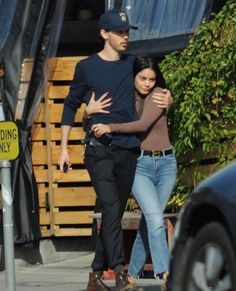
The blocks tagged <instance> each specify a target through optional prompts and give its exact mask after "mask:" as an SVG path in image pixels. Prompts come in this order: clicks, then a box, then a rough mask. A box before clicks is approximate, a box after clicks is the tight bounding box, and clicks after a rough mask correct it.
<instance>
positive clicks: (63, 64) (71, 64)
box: [52, 56, 87, 81]
mask: <svg viewBox="0 0 236 291" xmlns="http://www.w3.org/2000/svg"><path fill="white" fill-rule="evenodd" d="M86 58H87V57H86V56H82V57H62V58H58V59H57V65H56V68H55V71H54V73H53V76H52V81H70V80H72V79H73V75H74V69H75V65H76V63H78V62H79V61H81V60H84V59H86Z"/></svg>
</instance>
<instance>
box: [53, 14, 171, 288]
mask: <svg viewBox="0 0 236 291" xmlns="http://www.w3.org/2000/svg"><path fill="white" fill-rule="evenodd" d="M129 29H135V27H134V26H131V25H130V24H129V22H128V18H127V15H126V13H125V12H121V11H117V10H109V11H107V12H105V13H104V14H103V15H102V16H101V18H100V19H99V30H100V35H101V37H102V38H103V40H104V48H103V50H101V51H100V52H99V53H97V54H93V55H91V56H90V57H89V58H87V59H86V60H83V61H81V62H80V63H78V64H77V65H76V68H75V73H74V78H73V81H72V84H71V86H70V91H69V94H68V96H67V98H66V100H65V103H64V111H63V116H62V126H61V135H62V136H61V152H60V157H59V165H60V170H61V171H62V170H63V165H64V164H65V163H66V164H68V165H69V153H68V150H67V143H68V138H69V134H70V131H71V127H72V126H73V122H74V117H75V114H76V110H77V108H78V107H80V106H81V104H82V102H85V103H86V104H88V102H89V100H90V97H91V93H92V92H93V93H94V94H95V98H99V97H100V96H101V95H103V94H104V93H105V92H109V96H111V97H112V105H111V106H110V108H109V112H110V114H101V113H97V114H94V115H92V116H91V118H90V120H89V127H90V128H91V126H92V125H93V124H95V123H118V122H129V121H134V120H136V119H137V118H138V116H137V113H136V109H135V102H134V85H133V73H132V63H133V59H134V57H133V56H131V55H128V54H122V53H123V52H124V51H125V50H126V48H127V45H128V37H129ZM109 96H108V97H109ZM160 100H161V101H159V103H161V106H164V107H167V106H168V105H169V103H170V100H172V99H171V96H170V94H169V91H168V92H167V93H166V94H164V93H163V96H160ZM163 100H164V101H163ZM156 102H158V100H157V101H156ZM85 143H86V148H85V165H86V168H87V170H88V172H89V175H90V177H91V181H92V184H93V186H94V188H95V191H96V194H97V197H98V199H99V203H100V204H99V206H100V208H101V212H102V224H101V229H100V233H99V237H98V239H97V244H96V250H95V257H94V260H93V262H92V266H91V267H92V269H93V272H92V273H90V274H89V282H88V287H87V291H95V290H96V291H99V290H110V289H109V287H108V286H106V285H105V284H104V282H103V280H102V274H103V271H104V270H107V269H108V268H112V269H114V270H115V274H116V290H120V291H123V290H133V291H135V290H142V289H141V288H138V287H137V286H136V285H135V284H134V283H130V282H129V280H128V278H127V275H126V272H125V271H124V265H125V264H126V262H125V258H124V250H123V233H122V228H121V219H122V216H123V213H124V211H125V207H126V203H127V199H128V197H129V194H130V192H131V187H132V184H133V179H134V174H135V168H136V159H137V149H138V148H139V143H140V141H139V138H138V136H136V135H135V134H115V135H113V136H112V137H107V136H105V137H103V138H101V139H100V140H98V139H96V138H95V137H94V136H93V135H92V134H89V133H88V134H87V135H86V138H85Z"/></svg>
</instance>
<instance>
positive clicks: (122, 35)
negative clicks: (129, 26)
mask: <svg viewBox="0 0 236 291" xmlns="http://www.w3.org/2000/svg"><path fill="white" fill-rule="evenodd" d="M102 36H103V38H104V39H105V41H107V43H108V45H109V46H111V47H112V48H113V49H114V50H115V51H117V52H123V51H125V50H126V49H127V46H128V39H129V30H125V31H104V32H103V35H102Z"/></svg>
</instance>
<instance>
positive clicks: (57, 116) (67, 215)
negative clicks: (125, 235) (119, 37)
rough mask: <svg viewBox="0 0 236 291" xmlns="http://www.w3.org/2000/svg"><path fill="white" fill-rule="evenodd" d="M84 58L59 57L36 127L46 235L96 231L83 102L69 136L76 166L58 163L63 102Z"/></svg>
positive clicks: (36, 160) (35, 161)
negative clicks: (62, 168)
mask: <svg viewBox="0 0 236 291" xmlns="http://www.w3.org/2000/svg"><path fill="white" fill-rule="evenodd" d="M81 59H82V57H66V58H58V59H56V65H55V70H54V71H53V73H52V76H51V78H50V80H49V83H48V89H47V92H46V95H45V98H44V102H43V103H42V104H41V107H40V110H39V112H38V115H37V117H36V119H35V122H34V125H33V129H32V160H33V167H34V171H35V175H36V180H37V184H38V189H39V204H40V227H41V231H42V235H43V236H44V237H49V236H89V235H91V233H92V227H91V226H92V215H93V209H94V204H95V192H94V190H93V187H92V186H91V183H90V178H89V175H88V173H87V170H86V169H85V167H84V163H83V151H84V146H83V139H84V132H83V129H82V124H81V120H82V114H83V110H84V107H83V106H82V108H80V109H79V110H78V112H77V115H76V119H75V126H74V127H73V128H72V131H71V135H70V140H69V151H70V162H71V163H72V167H73V170H71V171H69V172H68V173H61V172H60V171H59V169H58V167H57V159H58V157H59V151H60V136H61V135H60V121H61V115H62V109H63V102H64V98H65V96H66V95H67V93H68V89H69V84H70V81H71V80H72V78H73V73H74V68H75V65H76V63H77V62H78V61H80V60H81Z"/></svg>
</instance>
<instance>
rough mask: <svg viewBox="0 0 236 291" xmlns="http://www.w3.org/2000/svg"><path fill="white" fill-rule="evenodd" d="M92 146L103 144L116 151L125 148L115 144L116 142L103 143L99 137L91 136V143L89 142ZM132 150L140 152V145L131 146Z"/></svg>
mask: <svg viewBox="0 0 236 291" xmlns="http://www.w3.org/2000/svg"><path fill="white" fill-rule="evenodd" d="M88 144H89V145H90V146H92V147H96V146H103V147H106V148H108V149H110V150H112V151H116V150H125V148H123V147H120V146H118V145H115V144H111V143H109V144H103V143H101V142H100V141H99V139H96V138H95V137H91V139H90V141H89V143H88ZM130 150H131V151H135V152H136V153H138V151H139V148H138V147H135V148H131V149H130Z"/></svg>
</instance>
